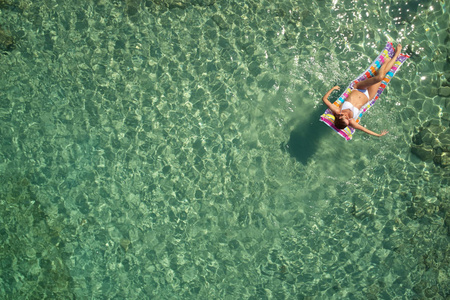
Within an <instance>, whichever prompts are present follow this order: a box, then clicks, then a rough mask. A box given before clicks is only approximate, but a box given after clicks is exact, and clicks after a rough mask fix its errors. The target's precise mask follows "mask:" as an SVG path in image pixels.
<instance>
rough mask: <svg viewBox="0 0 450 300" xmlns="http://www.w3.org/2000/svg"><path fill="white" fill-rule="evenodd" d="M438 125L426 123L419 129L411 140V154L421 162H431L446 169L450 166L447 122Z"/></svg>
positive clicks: (449, 139) (449, 135)
mask: <svg viewBox="0 0 450 300" xmlns="http://www.w3.org/2000/svg"><path fill="white" fill-rule="evenodd" d="M446 123H447V124H446V125H447V126H445V124H440V123H439V122H435V121H428V122H426V123H425V124H424V125H423V126H422V127H420V128H419V129H418V131H417V133H416V134H414V136H413V139H412V142H413V144H412V146H411V152H412V153H413V154H414V155H416V156H417V157H418V158H420V159H421V160H422V161H428V162H429V161H433V162H434V163H435V164H436V165H438V166H441V167H443V168H446V167H448V166H450V128H449V125H450V124H449V123H450V122H449V121H448V120H447V121H446Z"/></svg>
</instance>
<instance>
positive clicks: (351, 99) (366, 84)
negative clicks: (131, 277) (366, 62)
mask: <svg viewBox="0 0 450 300" xmlns="http://www.w3.org/2000/svg"><path fill="white" fill-rule="evenodd" d="M401 50H402V45H400V44H398V45H397V49H396V50H395V54H394V57H392V58H391V59H389V58H388V59H386V61H385V62H384V63H383V65H382V66H381V68H380V69H379V70H378V71H377V73H376V74H375V76H374V77H372V78H369V79H366V80H363V81H361V82H358V83H356V84H355V86H354V89H353V90H352V91H351V93H350V95H349V96H348V98H347V99H346V100H345V102H344V103H343V104H342V105H341V107H337V106H335V105H333V104H332V103H331V102H330V101H329V100H328V97H329V96H330V94H331V93H332V92H333V91H334V90H339V86H335V87H333V88H331V89H330V90H329V91H328V92H327V93H326V94H325V96H323V98H322V100H323V102H324V103H325V104H326V105H327V106H328V108H329V109H330V110H331V111H332V112H333V114H334V117H335V120H334V125H335V126H336V127H337V128H338V129H344V128H345V127H347V126H351V127H353V128H355V129H359V130H361V131H364V132H366V133H368V134H371V135H374V136H383V135H385V134H387V133H388V132H387V131H386V130H383V131H381V133H375V132H373V131H371V130H369V129H367V128H365V127H363V126H361V125H360V124H358V123H357V122H356V121H355V119H356V118H357V117H358V115H359V111H360V110H361V107H363V106H364V105H365V104H366V103H367V102H369V100H370V99H373V97H375V94H376V93H377V91H378V88H379V87H380V85H381V81H383V79H384V77H385V76H386V73H387V72H388V71H389V70H390V69H391V68H392V66H393V65H394V63H395V61H396V60H397V57H398V56H399V55H400V52H401Z"/></svg>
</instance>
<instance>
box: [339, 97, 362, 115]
mask: <svg viewBox="0 0 450 300" xmlns="http://www.w3.org/2000/svg"><path fill="white" fill-rule="evenodd" d="M344 109H350V110H351V112H352V113H353V119H355V120H356V118H357V117H358V116H359V109H357V108H356V107H354V106H353V104H351V103H350V102H348V101H345V102H344V104H342V107H341V111H343V110H344Z"/></svg>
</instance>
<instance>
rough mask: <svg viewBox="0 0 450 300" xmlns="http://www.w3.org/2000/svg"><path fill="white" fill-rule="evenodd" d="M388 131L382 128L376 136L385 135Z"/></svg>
mask: <svg viewBox="0 0 450 300" xmlns="http://www.w3.org/2000/svg"><path fill="white" fill-rule="evenodd" d="M388 132H389V131H387V130H382V131H381V133H380V134H379V135H378V136H383V135H386V134H388Z"/></svg>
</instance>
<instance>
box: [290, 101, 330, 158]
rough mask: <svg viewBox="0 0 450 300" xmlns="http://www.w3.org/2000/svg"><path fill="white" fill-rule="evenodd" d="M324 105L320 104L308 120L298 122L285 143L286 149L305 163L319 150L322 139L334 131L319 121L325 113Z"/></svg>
mask: <svg viewBox="0 0 450 300" xmlns="http://www.w3.org/2000/svg"><path fill="white" fill-rule="evenodd" d="M323 109H324V108H323V106H319V107H318V108H317V109H316V110H315V111H314V112H313V113H312V114H311V117H310V118H309V119H307V120H304V121H303V122H301V123H300V124H298V125H297V126H296V127H295V128H294V130H292V132H291V134H290V137H289V141H288V142H287V143H286V144H285V145H283V146H282V147H283V148H284V150H285V151H287V152H289V154H290V155H291V156H292V157H294V158H295V159H297V160H298V161H299V162H301V163H302V164H303V165H306V164H307V163H308V160H309V159H310V158H311V157H312V156H313V155H314V153H316V151H317V150H318V146H319V142H320V140H321V139H322V138H323V137H324V136H326V135H328V134H330V133H332V130H330V128H328V126H326V125H325V124H322V123H321V122H320V121H319V118H320V115H321V114H322V113H323Z"/></svg>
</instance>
